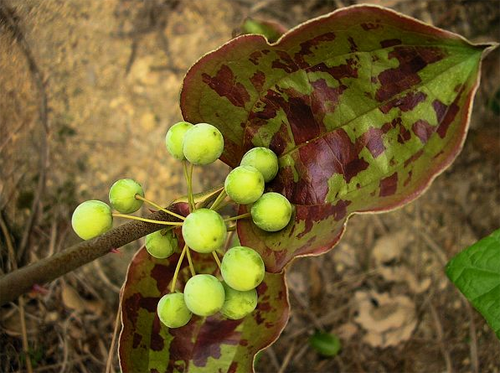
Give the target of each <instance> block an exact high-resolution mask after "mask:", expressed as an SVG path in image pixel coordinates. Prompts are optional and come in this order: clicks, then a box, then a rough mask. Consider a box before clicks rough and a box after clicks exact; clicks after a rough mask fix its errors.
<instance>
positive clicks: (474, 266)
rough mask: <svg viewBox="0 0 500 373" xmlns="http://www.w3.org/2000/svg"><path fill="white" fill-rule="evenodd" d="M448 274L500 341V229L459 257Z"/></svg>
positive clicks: (453, 260)
mask: <svg viewBox="0 0 500 373" xmlns="http://www.w3.org/2000/svg"><path fill="white" fill-rule="evenodd" d="M446 274H447V275H448V277H449V278H450V280H451V281H452V282H453V283H454V284H455V285H456V286H457V287H458V288H459V289H460V291H461V292H462V293H463V294H464V295H465V297H466V298H467V299H468V300H469V301H470V302H471V303H472V305H473V306H474V307H475V308H476V309H477V310H478V311H479V312H480V313H481V315H483V316H484V318H485V319H486V321H487V322H488V324H489V325H490V326H491V328H492V329H493V331H494V332H495V334H496V336H497V338H498V339H500V229H498V230H496V231H495V232H493V233H492V234H491V235H489V236H488V237H485V238H483V239H482V240H480V241H478V242H476V243H475V244H474V245H472V246H470V247H468V248H467V249H465V250H464V251H462V252H461V253H459V254H458V255H456V256H455V257H454V258H453V259H452V260H451V261H450V262H449V263H448V265H447V266H446Z"/></svg>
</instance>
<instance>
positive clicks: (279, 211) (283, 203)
mask: <svg viewBox="0 0 500 373" xmlns="http://www.w3.org/2000/svg"><path fill="white" fill-rule="evenodd" d="M250 213H251V214H252V220H253V222H254V223H255V225H257V226H258V227H259V228H260V229H263V230H265V231H267V232H277V231H279V230H281V229H283V228H285V227H286V226H287V225H288V222H289V221H290V218H291V216H292V205H291V204H290V202H289V201H288V199H286V197H285V196H283V195H281V194H279V193H274V192H270V193H264V194H263V195H262V197H260V198H259V200H258V201H257V202H255V203H254V204H253V206H252V209H251V210H250Z"/></svg>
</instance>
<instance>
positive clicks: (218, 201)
mask: <svg viewBox="0 0 500 373" xmlns="http://www.w3.org/2000/svg"><path fill="white" fill-rule="evenodd" d="M226 195H227V194H226V190H225V189H222V190H221V192H220V194H219V195H218V196H217V199H216V200H215V201H214V203H212V206H211V207H210V210H216V211H217V208H218V207H219V205H220V204H221V202H222V201H223V200H224V198H226Z"/></svg>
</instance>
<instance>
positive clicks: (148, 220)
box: [112, 213, 182, 225]
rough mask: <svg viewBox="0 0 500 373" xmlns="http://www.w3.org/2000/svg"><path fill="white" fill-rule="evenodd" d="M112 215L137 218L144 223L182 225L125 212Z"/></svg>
mask: <svg viewBox="0 0 500 373" xmlns="http://www.w3.org/2000/svg"><path fill="white" fill-rule="evenodd" d="M112 215H113V216H114V217H115V218H125V219H131V220H138V221H143V222H145V223H153V224H161V225H182V223H178V222H173V221H162V220H152V219H146V218H140V217H138V216H133V215H125V214H117V213H114V214H112Z"/></svg>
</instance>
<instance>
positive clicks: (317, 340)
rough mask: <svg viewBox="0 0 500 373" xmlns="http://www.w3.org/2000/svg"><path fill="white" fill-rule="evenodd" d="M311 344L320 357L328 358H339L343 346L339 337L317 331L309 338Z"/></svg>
mask: <svg viewBox="0 0 500 373" xmlns="http://www.w3.org/2000/svg"><path fill="white" fill-rule="evenodd" d="M309 344H310V345H311V347H312V348H314V349H315V350H316V351H317V352H318V353H319V354H320V355H323V356H327V357H334V356H337V355H338V353H339V351H340V349H341V348H342V344H341V343H340V339H339V337H337V336H336V335H335V334H332V333H326V332H322V331H319V330H318V331H316V332H315V333H314V334H313V335H312V336H311V338H309Z"/></svg>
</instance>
